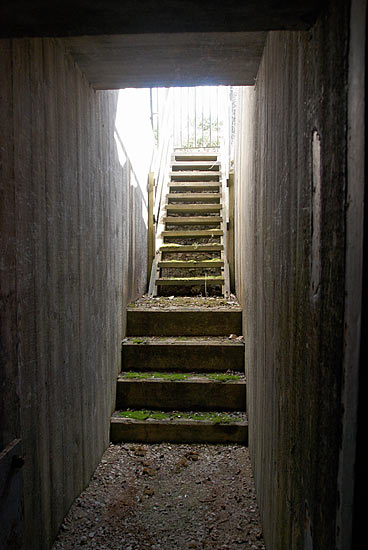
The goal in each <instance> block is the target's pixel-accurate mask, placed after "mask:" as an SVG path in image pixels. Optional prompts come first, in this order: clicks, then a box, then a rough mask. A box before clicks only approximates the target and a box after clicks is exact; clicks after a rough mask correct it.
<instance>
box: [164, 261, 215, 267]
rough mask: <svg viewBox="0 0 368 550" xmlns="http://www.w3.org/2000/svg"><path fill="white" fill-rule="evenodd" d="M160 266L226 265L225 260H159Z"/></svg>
mask: <svg viewBox="0 0 368 550" xmlns="http://www.w3.org/2000/svg"><path fill="white" fill-rule="evenodd" d="M158 267H162V268H170V269H196V268H202V267H207V268H209V269H212V268H218V267H224V261H223V260H202V261H201V260H198V261H193V260H187V261H184V260H183V261H181V260H161V261H160V262H158Z"/></svg>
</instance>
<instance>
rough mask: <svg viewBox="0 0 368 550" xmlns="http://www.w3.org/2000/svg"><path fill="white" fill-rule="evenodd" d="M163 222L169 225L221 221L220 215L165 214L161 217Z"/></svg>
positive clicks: (206, 223) (204, 223) (207, 223)
mask: <svg viewBox="0 0 368 550" xmlns="http://www.w3.org/2000/svg"><path fill="white" fill-rule="evenodd" d="M163 221H164V223H169V224H171V225H209V224H213V223H221V222H222V217H221V216H167V217H166V218H164V219H163Z"/></svg>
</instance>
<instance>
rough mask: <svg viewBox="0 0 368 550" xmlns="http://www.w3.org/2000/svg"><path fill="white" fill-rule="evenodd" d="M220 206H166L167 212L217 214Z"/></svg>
mask: <svg viewBox="0 0 368 550" xmlns="http://www.w3.org/2000/svg"><path fill="white" fill-rule="evenodd" d="M220 210H222V204H171V203H170V204H167V205H166V211H168V212H219V211H220Z"/></svg>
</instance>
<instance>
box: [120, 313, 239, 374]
mask: <svg viewBox="0 0 368 550" xmlns="http://www.w3.org/2000/svg"><path fill="white" fill-rule="evenodd" d="M133 317H134V316H133ZM138 317H140V315H139V314H138ZM131 319H132V316H130V318H129V321H130V323H129V325H130V328H133V327H131V325H132V321H131ZM164 319H166V317H165V316H162V315H159V316H158V320H164ZM168 319H169V321H178V319H177V318H174V317H173V315H168ZM212 319H213V318H212ZM212 319H211V321H212ZM222 319H223V317H222ZM191 320H192V319H191ZM207 320H208V316H206V321H207ZM225 320H227V323H228V326H227V327H226V328H227V329H237V330H238V331H239V335H240V330H241V327H240V326H239V324H237V325H236V324H235V322H234V323H232V324H231V326H229V325H230V323H229V319H228V318H227V319H225ZM234 321H235V320H234ZM133 322H134V320H133ZM168 328H170V329H171V328H173V327H172V326H170V327H168ZM188 328H189V329H191V330H194V329H196V328H197V329H198V327H188ZM205 329H207V327H205ZM221 329H222V327H220V326H215V327H214V328H213V329H212V331H215V330H216V331H219V330H221ZM229 334H230V332H229ZM231 334H234V333H231ZM235 334H236V333H235ZM122 369H123V371H132V370H134V371H137V372H141V371H143V372H145V371H160V372H171V371H172V370H176V371H178V372H199V373H203V372H204V373H208V372H220V373H224V372H227V371H229V370H230V371H233V372H240V373H244V342H243V341H241V340H236V339H233V340H230V339H229V338H228V337H227V338H219V337H211V338H206V339H203V338H193V337H183V336H181V337H179V338H174V337H172V338H160V339H157V338H150V337H143V338H140V337H137V336H136V337H129V338H126V339H125V340H124V341H123V344H122Z"/></svg>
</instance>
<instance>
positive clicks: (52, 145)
mask: <svg viewBox="0 0 368 550" xmlns="http://www.w3.org/2000/svg"><path fill="white" fill-rule="evenodd" d="M0 49H1V52H0V53H1V55H0V62H1V69H0V72H1V75H2V78H1V84H0V99H1V102H0V109H1V111H0V119H1V128H0V133H1V135H0V139H1V148H0V156H1V158H0V160H1V162H0V173H1V175H0V184H1V193H2V195H1V202H0V207H1V215H0V220H1V238H2V242H1V252H2V254H3V261H2V263H1V317H2V318H1V364H2V371H3V372H2V374H1V381H2V382H1V383H2V387H1V390H2V391H1V399H0V413H1V446H2V448H3V447H5V446H6V445H7V444H8V443H9V442H10V441H12V440H13V439H14V438H16V437H18V438H20V439H21V440H22V443H23V452H24V456H25V465H24V468H23V476H24V503H25V540H26V546H27V548H32V549H34V548H37V549H43V548H49V547H50V543H51V541H52V539H53V537H54V536H55V534H56V533H57V530H58V527H59V525H60V522H61V521H62V519H63V517H64V515H65V513H66V512H67V510H68V508H69V506H70V505H71V503H72V502H73V499H74V498H75V497H76V496H77V495H78V494H79V493H80V492H81V490H82V489H83V488H84V487H85V486H86V484H87V483H88V481H89V479H90V476H91V474H92V472H93V471H94V469H95V467H96V465H97V463H98V460H99V459H100V457H101V455H102V453H103V452H104V450H105V448H106V446H107V444H108V441H109V421H110V415H111V412H112V410H113V408H114V399H115V391H116V387H115V385H116V376H117V373H118V371H119V368H120V341H121V337H122V335H124V330H125V320H124V318H123V315H122V313H123V306H124V304H126V303H127V302H128V301H130V300H131V299H134V298H135V297H136V296H137V295H138V294H140V293H141V292H142V290H143V285H144V282H145V278H146V273H145V264H144V263H143V264H142V263H141V265H139V266H137V267H139V269H137V270H136V271H134V272H132V271H131V268H130V266H129V265H128V259H129V258H130V259H132V255H133V253H132V250H133V249H134V251H135V252H134V254H135V255H136V256H137V257H138V258H140V259H141V260H139V261H141V262H143V259H142V258H146V248H145V225H144V224H143V223H142V221H141V222H140V220H141V219H142V216H143V212H142V208H143V207H142V204H143V201H142V196H140V194H139V193H140V192H139V187H134V189H132V188H131V186H130V167H129V162H128V161H127V162H126V163H125V165H123V166H122V165H121V164H120V162H119V159H118V155H117V151H116V144H115V142H114V137H113V136H114V124H115V111H116V105H117V94H116V93H115V92H98V93H96V92H95V91H94V90H92V89H91V87H90V86H89V84H88V83H87V82H86V81H85V79H84V77H83V76H82V74H81V73H80V71H79V69H78V68H77V67H76V66H75V63H74V61H73V60H72V58H71V57H70V56H68V55H66V53H65V50H64V47H63V45H62V43H61V42H60V41H59V40H57V39H17V40H2V41H0ZM132 209H133V210H134V216H135V220H136V221H135V227H134V234H131V233H130V231H131V230H130V227H129V216H130V211H131V210H132ZM140 215H141V217H140ZM139 224H140V225H139ZM132 281H133V282H132Z"/></svg>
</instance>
